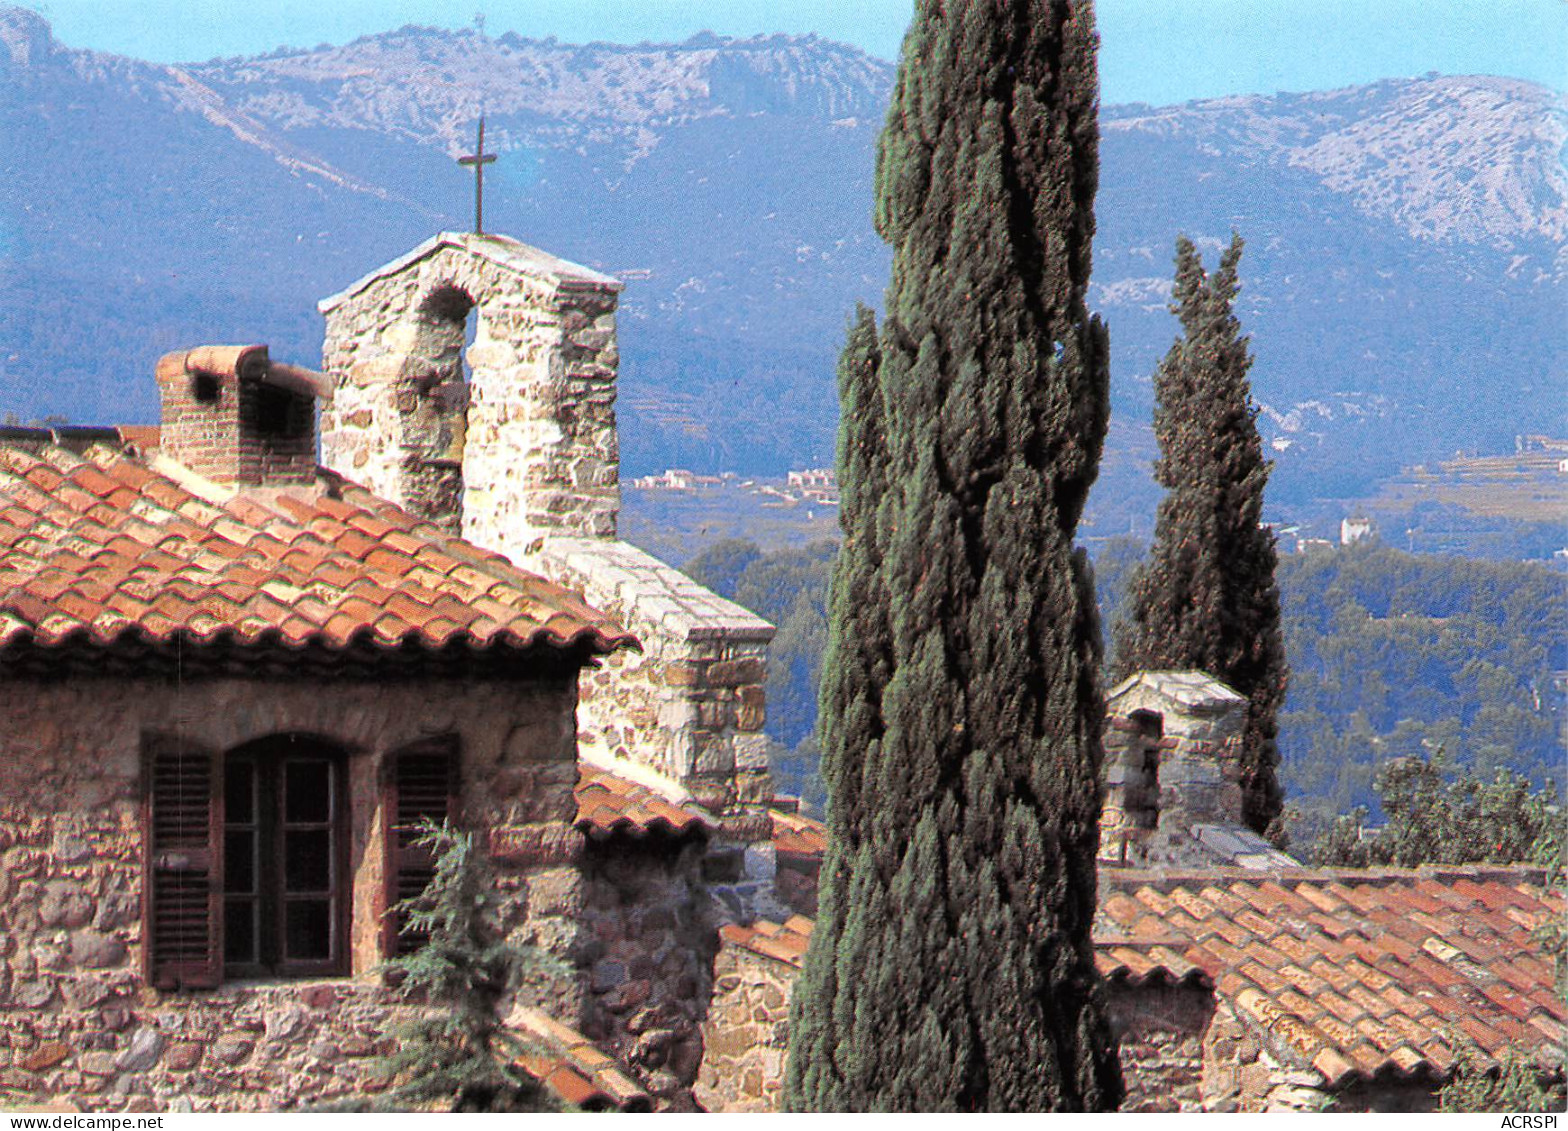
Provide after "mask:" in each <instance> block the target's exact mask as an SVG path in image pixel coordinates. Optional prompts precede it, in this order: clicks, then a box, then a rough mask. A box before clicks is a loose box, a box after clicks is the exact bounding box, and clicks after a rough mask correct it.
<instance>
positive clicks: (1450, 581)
mask: <svg viewBox="0 0 1568 1131" xmlns="http://www.w3.org/2000/svg"><path fill="white" fill-rule="evenodd" d="M1279 580H1280V589H1281V592H1282V593H1283V595H1284V611H1285V640H1286V647H1287V649H1288V652H1289V656H1290V669H1291V690H1290V701H1289V703H1288V704H1287V706H1286V710H1285V712H1284V713H1283V714H1282V715H1281V716H1280V752H1281V754H1282V756H1283V759H1284V763H1283V772H1284V777H1285V780H1286V782H1287V783H1288V784H1289V787H1290V789H1291V794H1292V796H1291V809H1292V810H1293V813H1292V818H1293V819H1292V822H1291V823H1292V830H1293V832H1292V835H1293V836H1294V837H1295V838H1296V840H1297V841H1298V842H1300V843H1311V841H1312V840H1313V839H1315V837H1316V836H1317V835H1319V834H1320V833H1321V831H1322V830H1323V829H1324V828H1326V827H1327V825H1328V824H1329V823H1330V822H1331V821H1332V820H1333V818H1334V817H1335V816H1337V815H1338V814H1342V813H1348V812H1350V811H1351V810H1352V809H1353V808H1355V807H1356V806H1358V805H1359V806H1364V807H1366V808H1367V809H1368V810H1369V812H1370V814H1371V818H1372V820H1374V821H1377V820H1380V819H1381V816H1380V814H1381V809H1380V807H1379V802H1378V799H1377V796H1376V793H1375V791H1374V789H1373V783H1374V778H1375V776H1376V773H1377V767H1378V766H1380V765H1382V764H1385V763H1387V762H1390V761H1392V760H1394V759H1395V758H1399V757H1429V756H1430V755H1431V753H1432V751H1433V750H1435V749H1437V748H1438V747H1441V748H1442V749H1443V750H1444V751H1445V753H1446V756H1447V758H1448V761H1449V764H1450V766H1451V767H1452V768H1453V769H1455V770H1464V771H1466V772H1468V773H1471V774H1473V775H1475V776H1477V777H1479V778H1483V779H1484V778H1491V777H1493V776H1494V775H1495V774H1496V773H1497V772H1498V771H1499V770H1502V769H1511V770H1513V771H1514V772H1516V773H1518V774H1520V775H1521V776H1523V777H1526V778H1528V779H1530V780H1531V781H1534V782H1538V783H1539V782H1542V781H1545V780H1552V781H1555V782H1556V783H1557V786H1558V790H1559V792H1561V790H1562V788H1563V784H1564V780H1563V775H1564V766H1565V763H1568V757H1565V749H1564V747H1565V742H1564V739H1565V722H1568V717H1565V714H1564V704H1563V698H1562V694H1561V692H1560V690H1557V689H1556V687H1555V686H1554V681H1555V680H1556V679H1558V678H1559V677H1557V676H1556V675H1555V674H1554V673H1556V672H1561V671H1563V670H1568V583H1565V579H1564V577H1563V576H1562V575H1561V574H1559V573H1554V572H1553V571H1552V570H1550V569H1548V568H1547V567H1545V566H1543V565H1540V564H1538V563H1533V562H1485V561H1471V560H1467V559H1464V558H1454V557H1440V556H1437V555H1429V554H1407V553H1405V552H1404V551H1402V550H1395V549H1392V548H1391V547H1388V546H1382V545H1368V544H1356V545H1353V546H1347V547H1344V548H1341V549H1335V550H1324V551H1318V552H1313V553H1309V554H1291V555H1287V556H1286V557H1285V558H1283V559H1282V560H1281V561H1280V572H1279Z"/></svg>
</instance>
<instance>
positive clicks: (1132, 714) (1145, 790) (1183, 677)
mask: <svg viewBox="0 0 1568 1131" xmlns="http://www.w3.org/2000/svg"><path fill="white" fill-rule="evenodd" d="M1246 725H1247V700H1246V699H1245V698H1243V697H1242V696H1241V695H1239V694H1237V693H1236V692H1235V691H1233V690H1232V689H1231V688H1229V687H1227V686H1225V684H1223V683H1221V682H1220V681H1219V680H1217V679H1215V678H1214V677H1213V676H1211V675H1209V674H1208V673H1207V672H1201V671H1178V672H1138V673H1137V674H1135V675H1132V676H1129V677H1128V678H1127V679H1125V680H1123V681H1122V682H1121V683H1119V684H1117V685H1116V686H1115V687H1114V688H1112V689H1111V691H1110V694H1109V695H1107V696H1106V701H1105V801H1104V805H1103V808H1102V810H1101V816H1100V858H1101V860H1103V861H1106V862H1110V863H1135V862H1138V861H1140V860H1141V859H1143V858H1144V856H1145V855H1146V852H1147V850H1148V848H1149V847H1150V846H1151V845H1153V844H1154V843H1155V842H1159V843H1161V844H1162V845H1164V846H1167V848H1168V847H1169V846H1171V845H1178V846H1179V845H1180V843H1181V842H1184V841H1191V840H1193V839H1194V838H1195V837H1196V835H1197V834H1196V833H1195V832H1194V829H1195V828H1196V827H1197V826H1205V825H1221V826H1240V825H1241V824H1242V805H1241V761H1240V759H1241V741H1242V738H1241V736H1242V732H1243V731H1244V730H1245V729H1246Z"/></svg>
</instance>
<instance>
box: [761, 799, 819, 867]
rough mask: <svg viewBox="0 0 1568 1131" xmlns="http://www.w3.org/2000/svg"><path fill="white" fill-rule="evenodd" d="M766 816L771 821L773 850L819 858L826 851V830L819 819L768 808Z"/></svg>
mask: <svg viewBox="0 0 1568 1131" xmlns="http://www.w3.org/2000/svg"><path fill="white" fill-rule="evenodd" d="M768 816H769V817H770V818H771V819H772V821H773V849H774V851H775V852H781V853H787V854H790V855H793V856H798V857H807V858H814V859H821V857H822V854H823V853H824V852H826V851H827V846H828V831H827V828H826V826H824V825H823V824H822V822H821V821H817V820H813V819H812V818H810V817H804V816H801V815H800V814H799V813H786V812H783V811H782V810H778V809H770V810H769V811H768Z"/></svg>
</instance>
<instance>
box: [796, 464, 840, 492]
mask: <svg viewBox="0 0 1568 1131" xmlns="http://www.w3.org/2000/svg"><path fill="white" fill-rule="evenodd" d="M785 485H786V486H789V487H806V488H814V489H816V490H819V491H824V490H829V489H831V488H834V487H836V486H838V480H837V477H836V476H835V475H834V473H833V469H832V468H831V467H808V468H807V469H806V470H805V471H792V472H790V473H789V478H788V481H787V482H786V484H785Z"/></svg>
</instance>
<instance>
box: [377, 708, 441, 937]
mask: <svg viewBox="0 0 1568 1131" xmlns="http://www.w3.org/2000/svg"><path fill="white" fill-rule="evenodd" d="M457 790H458V748H457V739H456V738H455V737H453V736H447V737H443V738H439V739H432V740H428V741H425V742H421V743H418V744H416V745H414V746H409V747H405V748H404V749H402V750H399V751H398V752H396V753H395V754H393V755H392V756H391V758H390V759H389V760H388V770H387V775H386V798H385V808H384V810H383V813H384V820H385V827H386V876H387V891H386V900H387V916H386V919H385V924H384V929H383V932H382V950H383V952H384V953H385V954H387V955H388V956H394V955H398V954H407V953H408V952H409V951H411V950H417V949H419V947H421V946H423V945H424V943H425V937H424V936H423V935H422V934H416V933H411V932H407V931H406V927H407V922H408V916H407V914H406V913H404V912H402V911H400V910H398V905H399V904H401V903H402V902H403V901H404V900H408V899H413V898H415V897H417V896H418V895H419V894H420V893H421V892H422V891H424V890H425V885H426V884H428V883H429V882H430V879H431V877H432V876H434V875H435V861H434V860H433V859H432V857H431V854H430V850H429V849H428V848H425V847H424V846H422V845H420V844H417V843H415V842H416V841H417V840H418V838H419V829H420V826H421V824H422V823H423V822H424V821H426V820H429V821H432V822H434V823H435V824H438V825H439V824H440V823H441V822H442V821H445V820H449V819H455V818H456V816H457Z"/></svg>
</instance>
